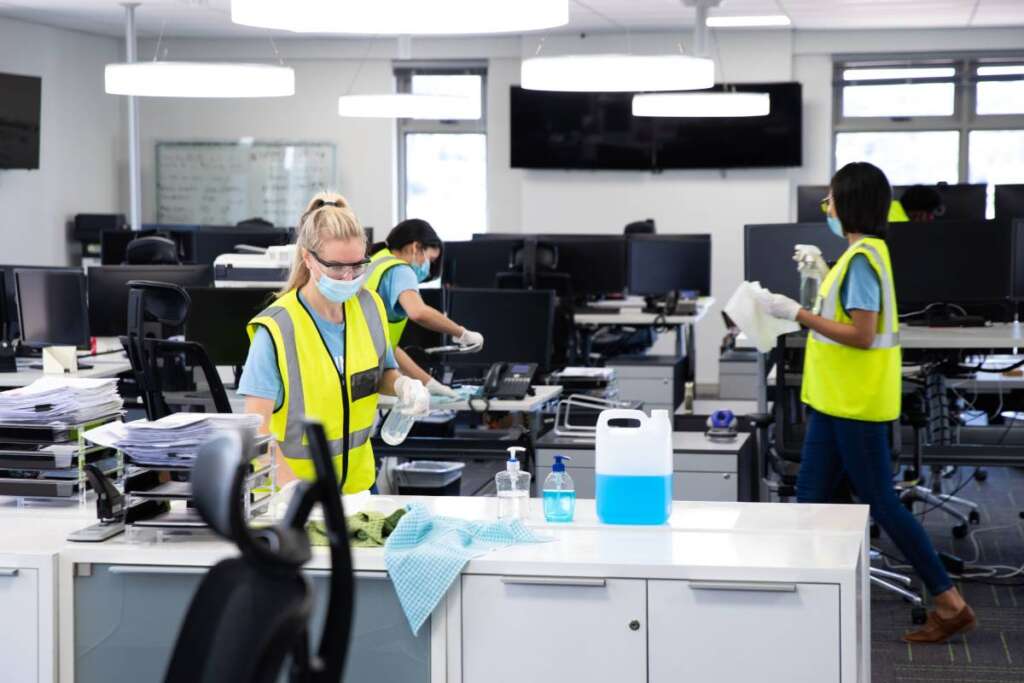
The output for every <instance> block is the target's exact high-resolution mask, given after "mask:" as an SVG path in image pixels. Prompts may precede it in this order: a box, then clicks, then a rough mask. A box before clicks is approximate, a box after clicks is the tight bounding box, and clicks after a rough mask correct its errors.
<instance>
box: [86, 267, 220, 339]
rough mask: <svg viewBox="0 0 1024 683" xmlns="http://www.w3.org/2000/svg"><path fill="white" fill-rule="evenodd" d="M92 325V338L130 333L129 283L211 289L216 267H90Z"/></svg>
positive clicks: (90, 313) (90, 315)
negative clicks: (147, 282) (140, 282)
mask: <svg viewBox="0 0 1024 683" xmlns="http://www.w3.org/2000/svg"><path fill="white" fill-rule="evenodd" d="M88 280H89V322H90V326H91V329H92V333H93V335H95V336H97V337H117V336H120V335H122V334H125V333H127V331H128V282H129V281H130V280H151V281H154V282H169V283H171V284H175V285H180V286H182V287H212V286H213V268H211V267H210V266H207V265H199V266H196V265H189V266H99V267H94V268H90V269H89V272H88Z"/></svg>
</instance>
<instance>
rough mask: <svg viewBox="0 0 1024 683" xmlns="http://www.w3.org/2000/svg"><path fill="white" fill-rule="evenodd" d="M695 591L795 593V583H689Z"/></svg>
mask: <svg viewBox="0 0 1024 683" xmlns="http://www.w3.org/2000/svg"><path fill="white" fill-rule="evenodd" d="M690 588H692V589H693V590H695V591H744V592H748V593H796V584H795V583H740V582H738V581H691V582H690Z"/></svg>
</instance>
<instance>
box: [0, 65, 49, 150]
mask: <svg viewBox="0 0 1024 683" xmlns="http://www.w3.org/2000/svg"><path fill="white" fill-rule="evenodd" d="M41 93H42V79H40V78H36V77H34V76H16V75H14V74H2V73H0V168H39V109H40V95H41Z"/></svg>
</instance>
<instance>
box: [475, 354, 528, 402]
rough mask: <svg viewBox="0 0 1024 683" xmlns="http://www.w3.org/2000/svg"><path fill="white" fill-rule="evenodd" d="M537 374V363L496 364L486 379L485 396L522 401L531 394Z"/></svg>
mask: <svg viewBox="0 0 1024 683" xmlns="http://www.w3.org/2000/svg"><path fill="white" fill-rule="evenodd" d="M535 374H537V364H536V363H495V364H494V365H492V366H491V368H490V370H488V371H487V376H486V378H484V389H483V393H484V396H485V397H486V398H499V399H511V400H516V401H521V400H523V399H524V398H526V394H527V393H529V391H530V384H531V383H532V382H533V376H534V375H535Z"/></svg>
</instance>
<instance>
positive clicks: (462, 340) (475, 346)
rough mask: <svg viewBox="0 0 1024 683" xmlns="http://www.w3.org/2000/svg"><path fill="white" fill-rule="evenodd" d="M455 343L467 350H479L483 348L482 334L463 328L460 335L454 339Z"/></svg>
mask: <svg viewBox="0 0 1024 683" xmlns="http://www.w3.org/2000/svg"><path fill="white" fill-rule="evenodd" d="M455 343H456V344H458V345H459V346H462V347H464V348H465V349H467V350H468V349H472V350H474V351H479V350H480V349H482V348H484V336H483V335H482V334H480V333H479V332H474V331H473V330H469V329H466V328H463V329H462V335H461V336H459V337H457V338H456V339H455Z"/></svg>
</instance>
